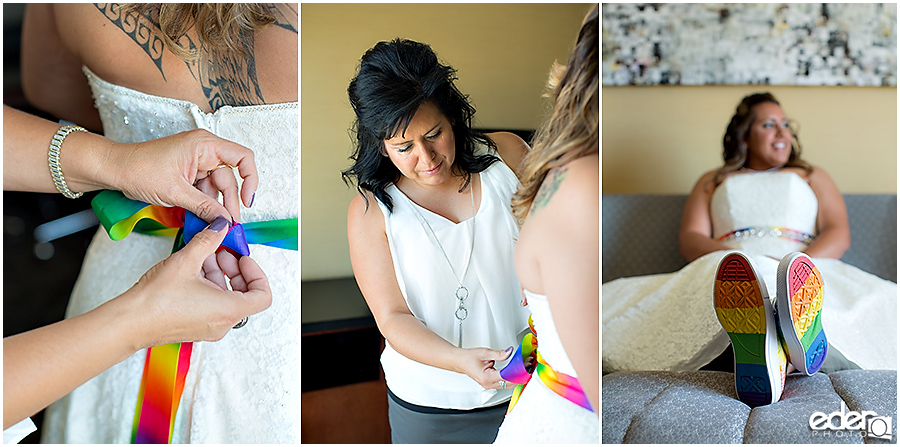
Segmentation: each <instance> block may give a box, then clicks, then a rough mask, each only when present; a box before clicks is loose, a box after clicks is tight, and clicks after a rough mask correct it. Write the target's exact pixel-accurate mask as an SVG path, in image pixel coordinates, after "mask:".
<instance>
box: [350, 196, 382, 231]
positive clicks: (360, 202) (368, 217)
mask: <svg viewBox="0 0 900 447" xmlns="http://www.w3.org/2000/svg"><path fill="white" fill-rule="evenodd" d="M363 194H365V195H363ZM363 194H356V195H355V196H353V199H352V200H350V207H349V208H348V209H347V231H349V232H350V233H351V238H352V235H353V234H354V233H360V232H367V233H368V232H377V231H381V232H384V214H383V213H382V212H381V207H379V206H378V203H377V202H376V199H375V196H374V195H373V194H372V193H371V192H369V191H364V192H363Z"/></svg>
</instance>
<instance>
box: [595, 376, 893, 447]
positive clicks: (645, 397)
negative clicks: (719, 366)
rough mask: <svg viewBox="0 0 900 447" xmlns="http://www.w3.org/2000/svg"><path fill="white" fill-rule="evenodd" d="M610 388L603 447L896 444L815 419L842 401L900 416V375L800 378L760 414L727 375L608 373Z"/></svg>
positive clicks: (848, 405)
mask: <svg viewBox="0 0 900 447" xmlns="http://www.w3.org/2000/svg"><path fill="white" fill-rule="evenodd" d="M602 389H603V391H602V393H603V395H602V402H603V407H602V418H603V419H602V423H603V424H602V427H603V434H602V435H603V443H623V442H625V443H686V444H691V443H751V444H756V443H821V444H832V443H841V444H844V443H853V444H860V443H864V442H865V443H889V441H887V440H884V439H877V438H874V437H864V436H863V434H862V433H861V432H859V431H843V432H837V431H830V430H824V431H817V430H813V429H811V428H810V426H809V419H810V416H811V415H812V414H813V413H815V412H823V413H825V414H831V413H833V412H835V411H840V408H841V402H842V401H843V402H845V404H846V408H847V410H846V411H847V412H850V411H857V412H861V411H863V410H867V411H874V412H875V413H876V414H877V415H878V416H882V417H889V418H891V421H896V419H897V417H896V416H897V372H896V371H874V370H867V371H863V370H853V371H840V372H835V373H831V374H828V375H825V374H822V373H818V374H814V375H812V376H809V377H806V376H802V375H794V374H792V375H789V376H788V378H787V381H786V383H785V390H784V393H783V394H782V397H781V400H779V401H778V402H776V403H774V404H772V405H765V406H761V407H756V408H753V409H751V408H749V407H748V406H747V405H745V404H743V403H742V402H740V401H739V400H738V399H737V394H736V392H735V389H734V375H733V374H731V373H725V372H716V371H692V372H667V371H641V372H619V373H613V374H609V375H606V376H603V387H602ZM835 422H837V420H835ZM891 430H892V433H893V432H895V431H896V425H893V426H892V427H891ZM894 442H896V438H894Z"/></svg>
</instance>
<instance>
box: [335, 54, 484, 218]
mask: <svg viewBox="0 0 900 447" xmlns="http://www.w3.org/2000/svg"><path fill="white" fill-rule="evenodd" d="M455 80H456V70H454V69H453V67H450V66H449V65H443V64H441V63H440V62H439V61H438V58H437V55H435V54H434V51H432V50H431V47H429V46H428V45H425V44H422V43H419V42H413V41H411V40H406V39H394V40H392V41H390V42H379V43H378V44H376V45H375V46H374V47H372V48H371V49H369V50H368V51H366V53H365V54H364V55H363V57H362V59H360V63H359V70H358V71H357V73H356V76H355V77H354V78H353V80H351V81H350V86H349V87H347V94H348V95H349V96H350V105H351V106H353V112H355V113H356V120H355V121H354V123H353V131H355V133H356V138H355V141H354V146H355V147H354V150H353V155H351V156H350V160H353V165H352V166H350V167H349V168H347V169H346V170H344V171H342V172H341V175H342V177H343V179H344V182H345V183H347V184H350V182H351V181H352V180H354V179H355V180H356V184H357V186H356V189H357V190H358V191H359V192H360V194H362V193H363V189H365V190H368V191H371V192H372V194H374V195H375V198H376V199H378V200H379V201H380V202H381V203H383V204H384V205H385V206H386V207H387V209H388V211H392V210H393V203H392V201H391V198H390V196H388V194H387V193H386V192H385V188H386V187H387V186H388V185H389V184H391V183H392V182H394V181H396V180H397V179H398V178H399V176H400V175H401V174H400V171H399V170H398V169H397V168H396V166H394V164H393V163H392V162H391V161H390V159H389V158H388V157H386V156H384V153H385V152H384V151H385V149H384V140H386V139H390V138H391V137H393V136H394V135H396V134H397V133H398V132H402V131H405V130H406V128H407V127H408V126H409V123H410V121H412V118H413V115H415V113H416V110H418V109H419V106H421V105H422V104H423V103H425V102H430V103H432V104H434V105H435V106H436V107H437V108H438V110H439V111H440V112H441V113H442V114H444V116H446V117H447V119H448V120H449V121H450V126H451V127H452V129H453V136H454V139H455V140H456V161H455V162H454V166H453V169H454V174H457V175H461V176H462V177H463V178H464V179H465V183H464V184H463V187H462V188H461V189H460V191H462V190H465V188H466V186H468V184H469V182H470V181H471V178H472V174H473V173H477V172H481V171H484V170H485V169H487V168H488V166H490V165H491V164H492V163H494V162H496V161H499V160H500V159H499V158H498V157H497V156H495V155H492V154H490V153H489V154H482V155H475V146H476V144H477V143H481V144H484V145H486V146H488V147H490V148H492V149H494V150H496V145H495V144H494V143H493V142H492V141H491V140H490V139H488V138H487V137H486V136H484V134H482V133H481V132H478V131H475V130H473V129H472V116H473V115H474V114H475V108H474V107H472V105H471V104H469V101H468V96H466V95H463V94H462V93H461V92H460V91H459V90H458V89H457V88H456V85H454V84H453V81H455ZM363 197H364V198H365V194H363ZM368 204H369V201H368V199H366V206H367V207H368Z"/></svg>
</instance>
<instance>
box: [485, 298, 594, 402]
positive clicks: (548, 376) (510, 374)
mask: <svg viewBox="0 0 900 447" xmlns="http://www.w3.org/2000/svg"><path fill="white" fill-rule="evenodd" d="M528 327H529V328H530V329H531V333H528V334H525V337H524V338H523V339H522V343H521V344H520V345H519V349H517V350H516V353H515V354H514V355H513V358H512V360H510V362H509V364H508V365H506V366H505V367H504V368H503V369H501V370H500V377H502V378H503V380H506V381H507V382H512V383H515V384H517V385H516V388H515V389H514V390H513V394H512V398H511V399H510V401H509V408H508V409H507V410H506V413H507V414H509V412H510V411H512V409H513V407H515V406H516V403H517V402H518V401H519V396H520V395H521V394H522V390H524V389H525V386H526V385H527V384H528V382H529V381H530V380H531V378H532V377H533V375H534V374H537V376H538V378H539V379H540V380H541V382H544V384H545V385H547V388H550V390H552V391H553V392H554V393H556V394H559V395H560V396H562V397H563V398H564V399H566V400H568V401H569V402H572V403H574V404H576V405H579V406H581V407H582V408H584V409H586V410H588V411H592V412H593V411H594V409H593V408H592V407H591V403H590V401H588V398H587V395H586V394H584V389H582V388H581V383H580V382H578V379H577V378H575V377H572V376H570V375H568V374H563V373H560V372H556V371H554V370H553V368H551V367H550V365H548V364H547V362H546V361H545V360H544V358H543V357H542V356H541V353H540V352H539V351H538V341H537V333H536V332H535V331H534V322H533V321H531V316H528ZM529 357H533V358H534V360H535V361H534V363H533V364H532V363H531V362H528V361H527V359H528V358H529Z"/></svg>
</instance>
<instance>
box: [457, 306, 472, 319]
mask: <svg viewBox="0 0 900 447" xmlns="http://www.w3.org/2000/svg"><path fill="white" fill-rule="evenodd" d="M468 316H469V309H466V308H465V307H458V308H456V319H457V320H459V321H463V320H465V319H466V318H467V317H468Z"/></svg>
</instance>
